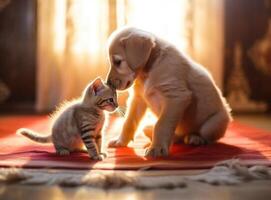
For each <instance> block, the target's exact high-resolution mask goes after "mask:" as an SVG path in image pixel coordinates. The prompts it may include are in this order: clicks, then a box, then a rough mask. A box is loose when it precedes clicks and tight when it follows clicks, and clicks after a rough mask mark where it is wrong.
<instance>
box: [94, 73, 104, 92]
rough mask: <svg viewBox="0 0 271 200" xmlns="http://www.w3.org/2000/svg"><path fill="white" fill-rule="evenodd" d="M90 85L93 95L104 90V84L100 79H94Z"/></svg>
mask: <svg viewBox="0 0 271 200" xmlns="http://www.w3.org/2000/svg"><path fill="white" fill-rule="evenodd" d="M91 85H92V90H93V92H94V94H95V95H96V94H97V93H98V92H99V91H100V90H102V89H103V88H104V83H103V81H102V79H101V78H100V77H98V78H96V79H95V80H94V81H93V82H92V84H91Z"/></svg>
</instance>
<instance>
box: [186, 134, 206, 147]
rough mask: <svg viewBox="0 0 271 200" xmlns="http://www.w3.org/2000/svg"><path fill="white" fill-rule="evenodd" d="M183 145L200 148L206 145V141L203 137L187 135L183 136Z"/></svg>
mask: <svg viewBox="0 0 271 200" xmlns="http://www.w3.org/2000/svg"><path fill="white" fill-rule="evenodd" d="M184 143H185V144H189V145H193V146H200V145H205V144H207V141H206V140H205V139H204V138H203V137H201V136H200V135H197V134H189V135H187V136H185V138H184Z"/></svg>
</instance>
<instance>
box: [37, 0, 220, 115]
mask: <svg viewBox="0 0 271 200" xmlns="http://www.w3.org/2000/svg"><path fill="white" fill-rule="evenodd" d="M222 5H223V0H170V1H168V0H47V1H44V0H38V55H37V57H38V58H37V65H38V74H37V82H38V86H37V106H36V107H37V110H38V111H47V110H51V109H53V108H54V107H55V105H57V104H58V103H60V102H61V101H63V100H64V99H71V98H74V97H76V96H79V95H80V93H81V91H82V90H83V88H84V86H85V85H86V84H87V83H88V82H89V81H90V80H92V79H94V78H95V77H96V76H101V77H102V78H105V76H106V73H107V71H108V70H109V69H108V63H107V60H106V55H105V53H106V52H105V46H106V39H107V37H108V36H109V34H110V33H111V32H112V31H113V30H114V29H116V28H118V27H121V26H124V25H130V26H136V27H138V28H142V29H145V30H147V31H151V32H153V33H155V34H157V35H158V36H161V37H163V38H165V39H167V40H169V41H171V42H172V43H174V44H175V45H176V46H177V47H179V48H180V49H182V50H183V51H185V52H187V53H188V54H190V55H191V56H192V57H193V58H194V59H196V60H197V61H199V62H200V63H202V64H203V65H206V66H207V68H208V69H210V71H211V72H213V73H215V74H214V77H215V79H216V80H217V81H218V82H219V85H220V83H222V75H221V72H222V59H223V56H221V55H222V53H223V51H222V45H223V43H222V42H221V41H222V40H223V34H222V32H223V31H222V29H221V27H223V23H222V22H223V17H222V16H223V12H222ZM209 22H210V23H209ZM212 45H214V46H215V47H214V48H213V46H212ZM213 53H216V56H213V55H212V56H210V54H213ZM121 96H124V97H125V96H127V94H125V93H124V94H122V95H121ZM124 99H125V98H124ZM122 101H123V100H122Z"/></svg>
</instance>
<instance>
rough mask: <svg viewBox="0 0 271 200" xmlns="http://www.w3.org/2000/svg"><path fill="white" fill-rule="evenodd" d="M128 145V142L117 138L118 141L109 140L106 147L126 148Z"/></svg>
mask: <svg viewBox="0 0 271 200" xmlns="http://www.w3.org/2000/svg"><path fill="white" fill-rule="evenodd" d="M128 143H129V142H126V141H123V140H121V139H120V138H119V139H115V140H111V141H110V142H109V143H108V147H111V148H117V147H126V146H127V145H128Z"/></svg>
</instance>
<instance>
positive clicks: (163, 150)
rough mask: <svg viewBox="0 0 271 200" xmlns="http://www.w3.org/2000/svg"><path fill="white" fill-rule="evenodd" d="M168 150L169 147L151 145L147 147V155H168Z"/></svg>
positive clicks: (153, 156)
mask: <svg viewBox="0 0 271 200" xmlns="http://www.w3.org/2000/svg"><path fill="white" fill-rule="evenodd" d="M168 151H169V148H167V147H162V146H150V147H149V148H147V149H146V151H145V156H146V157H152V158H157V157H166V156H168V154H169V152H168Z"/></svg>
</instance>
